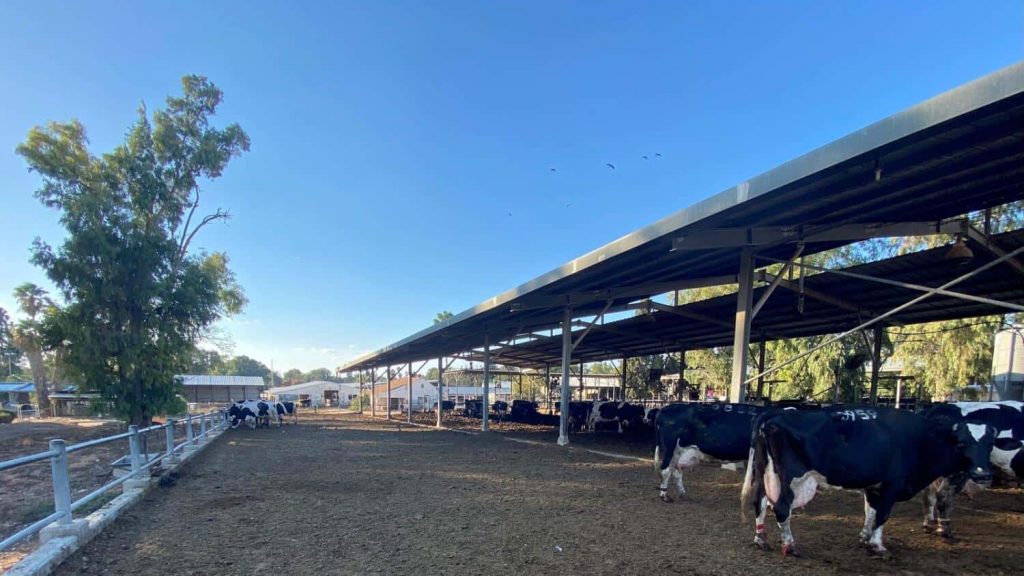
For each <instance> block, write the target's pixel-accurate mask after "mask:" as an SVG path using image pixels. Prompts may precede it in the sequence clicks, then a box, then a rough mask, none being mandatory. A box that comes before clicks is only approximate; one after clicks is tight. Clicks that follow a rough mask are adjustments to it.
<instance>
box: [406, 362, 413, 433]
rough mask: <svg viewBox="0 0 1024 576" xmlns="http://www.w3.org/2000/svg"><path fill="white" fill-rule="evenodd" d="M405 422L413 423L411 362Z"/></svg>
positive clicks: (410, 365) (410, 363) (410, 364)
mask: <svg viewBox="0 0 1024 576" xmlns="http://www.w3.org/2000/svg"><path fill="white" fill-rule="evenodd" d="M405 391H406V394H405V399H406V402H407V403H408V404H406V406H405V421H406V422H409V423H410V424H411V423H412V362H409V385H408V386H407V387H406V388H405Z"/></svg>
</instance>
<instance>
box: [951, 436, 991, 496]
mask: <svg viewBox="0 0 1024 576" xmlns="http://www.w3.org/2000/svg"><path fill="white" fill-rule="evenodd" d="M953 433H954V434H955V435H956V455H957V458H959V459H960V462H959V464H960V467H961V469H963V470H965V471H966V473H967V478H968V479H969V480H972V481H974V482H975V483H977V484H980V485H982V486H986V485H988V484H990V483H991V482H992V467H991V464H990V458H991V455H992V445H993V443H994V442H995V438H996V431H995V429H994V428H993V427H991V426H989V425H987V424H982V423H972V422H958V423H956V424H954V425H953Z"/></svg>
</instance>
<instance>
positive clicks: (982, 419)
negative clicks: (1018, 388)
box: [924, 401, 1024, 538]
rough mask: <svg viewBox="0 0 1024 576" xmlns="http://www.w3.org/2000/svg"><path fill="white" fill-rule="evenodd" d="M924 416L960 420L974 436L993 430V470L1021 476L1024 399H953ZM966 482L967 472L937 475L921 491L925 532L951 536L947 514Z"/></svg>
mask: <svg viewBox="0 0 1024 576" xmlns="http://www.w3.org/2000/svg"><path fill="white" fill-rule="evenodd" d="M925 416H926V417H928V418H933V419H945V420H948V421H952V422H963V423H964V424H965V425H966V426H967V427H968V429H969V430H971V431H972V432H973V433H974V435H975V436H980V435H981V434H983V433H984V431H985V427H986V426H990V427H992V429H993V430H995V435H996V437H995V440H994V442H993V446H992V453H991V455H990V457H989V461H990V462H991V464H992V466H993V470H994V472H996V473H997V474H998V475H1000V476H1001V477H1002V478H1004V479H1007V480H1017V481H1020V479H1022V478H1024V450H1021V447H1022V440H1024V402H1017V401H1005V402H956V403H953V404H936V405H934V406H932V407H931V408H930V409H929V410H928V411H927V412H925ZM966 483H967V476H966V474H957V475H954V476H949V477H943V478H939V479H938V480H936V481H935V482H932V484H931V485H930V486H928V490H927V491H925V493H924V528H925V530H926V531H928V532H935V533H936V534H938V535H940V536H943V537H946V538H951V537H952V535H953V534H952V531H951V528H950V522H949V521H950V516H951V515H952V512H953V501H954V499H955V496H956V495H957V494H959V493H960V492H961V491H962V490H963V489H964V486H965V485H966Z"/></svg>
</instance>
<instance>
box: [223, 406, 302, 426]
mask: <svg viewBox="0 0 1024 576" xmlns="http://www.w3.org/2000/svg"><path fill="white" fill-rule="evenodd" d="M295 410H296V408H295V402H272V401H270V400H236V401H235V402H233V403H232V404H231V405H230V406H228V408H227V409H226V410H225V411H224V417H225V418H227V420H228V424H230V425H231V427H232V428H238V427H239V426H240V425H242V424H245V425H246V426H248V427H249V428H250V429H255V428H256V427H257V426H263V427H265V428H270V425H271V424H272V423H276V424H277V425H278V426H280V425H281V424H282V423H283V422H284V421H285V418H287V417H288V416H291V417H292V422H293V423H295V422H297V421H298V415H297V414H296V411H295Z"/></svg>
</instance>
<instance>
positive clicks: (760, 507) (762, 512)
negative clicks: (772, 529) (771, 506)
mask: <svg viewBox="0 0 1024 576" xmlns="http://www.w3.org/2000/svg"><path fill="white" fill-rule="evenodd" d="M755 508H756V509H757V518H756V519H755V520H754V546H757V547H758V548H760V549H761V550H771V546H770V545H769V544H768V530H767V529H766V528H765V526H764V517H765V516H767V515H768V497H767V496H762V497H761V498H760V499H759V500H758V503H757V504H756V505H755Z"/></svg>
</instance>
